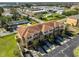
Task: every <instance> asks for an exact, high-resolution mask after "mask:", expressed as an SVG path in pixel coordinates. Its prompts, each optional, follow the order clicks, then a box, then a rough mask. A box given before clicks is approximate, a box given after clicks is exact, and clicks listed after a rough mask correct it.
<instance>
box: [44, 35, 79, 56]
mask: <svg viewBox="0 0 79 59" xmlns="http://www.w3.org/2000/svg"><path fill="white" fill-rule="evenodd" d="M77 46H79V36H77V37H75V38H74V39H70V41H68V42H67V43H65V44H63V45H62V46H59V47H57V48H56V49H54V50H53V51H51V52H49V53H48V54H45V55H44V56H43V57H74V55H73V50H74V49H75V48H76V47H77Z"/></svg>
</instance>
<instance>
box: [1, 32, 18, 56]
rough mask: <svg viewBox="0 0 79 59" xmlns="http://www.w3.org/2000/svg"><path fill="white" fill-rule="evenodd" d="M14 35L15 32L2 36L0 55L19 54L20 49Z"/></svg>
mask: <svg viewBox="0 0 79 59" xmlns="http://www.w3.org/2000/svg"><path fill="white" fill-rule="evenodd" d="M14 36H15V34H11V35H7V36H4V37H0V57H14V56H18V54H19V50H18V47H17V44H16V40H15V37H14Z"/></svg>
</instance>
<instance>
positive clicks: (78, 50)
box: [73, 47, 79, 57]
mask: <svg viewBox="0 0 79 59" xmlns="http://www.w3.org/2000/svg"><path fill="white" fill-rule="evenodd" d="M73 53H74V56H75V57H79V47H77V48H76V49H74V51H73Z"/></svg>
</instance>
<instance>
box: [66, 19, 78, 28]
mask: <svg viewBox="0 0 79 59" xmlns="http://www.w3.org/2000/svg"><path fill="white" fill-rule="evenodd" d="M66 24H70V25H71V26H76V24H77V19H74V18H67V20H66Z"/></svg>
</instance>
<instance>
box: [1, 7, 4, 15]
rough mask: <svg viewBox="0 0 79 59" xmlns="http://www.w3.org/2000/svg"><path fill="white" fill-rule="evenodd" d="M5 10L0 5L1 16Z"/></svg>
mask: <svg viewBox="0 0 79 59" xmlns="http://www.w3.org/2000/svg"><path fill="white" fill-rule="evenodd" d="M3 12H4V9H3V8H2V7H0V16H2V13H3Z"/></svg>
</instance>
